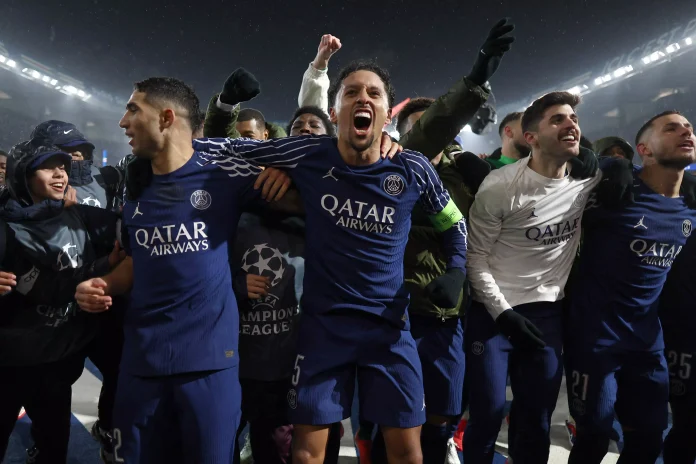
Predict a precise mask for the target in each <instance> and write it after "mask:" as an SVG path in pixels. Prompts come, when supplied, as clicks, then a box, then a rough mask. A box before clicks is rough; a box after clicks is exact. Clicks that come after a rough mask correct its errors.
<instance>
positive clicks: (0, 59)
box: [0, 55, 7, 63]
mask: <svg viewBox="0 0 696 464" xmlns="http://www.w3.org/2000/svg"><path fill="white" fill-rule="evenodd" d="M5 61H7V58H5V57H4V56H2V55H0V63H4V62H5Z"/></svg>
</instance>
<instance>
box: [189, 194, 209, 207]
mask: <svg viewBox="0 0 696 464" xmlns="http://www.w3.org/2000/svg"><path fill="white" fill-rule="evenodd" d="M212 201H213V199H212V198H211V197H210V194H209V193H208V192H206V191H205V190H196V191H195V192H193V193H192V194H191V205H192V206H193V207H194V208H196V209H200V210H204V209H208V207H209V206H210V203H212Z"/></svg>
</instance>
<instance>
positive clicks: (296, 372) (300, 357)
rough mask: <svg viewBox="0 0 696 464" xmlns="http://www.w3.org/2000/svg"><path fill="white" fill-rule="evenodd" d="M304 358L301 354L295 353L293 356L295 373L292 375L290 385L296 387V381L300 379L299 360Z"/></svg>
mask: <svg viewBox="0 0 696 464" xmlns="http://www.w3.org/2000/svg"><path fill="white" fill-rule="evenodd" d="M303 359H304V356H302V355H301V354H298V355H297V358H295V373H294V374H293V375H292V386H293V387H296V386H297V383H298V382H299V381H300V361H302V360H303Z"/></svg>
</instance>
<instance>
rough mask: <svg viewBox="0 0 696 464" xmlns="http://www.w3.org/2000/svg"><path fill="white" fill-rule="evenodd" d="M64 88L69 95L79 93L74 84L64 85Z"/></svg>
mask: <svg viewBox="0 0 696 464" xmlns="http://www.w3.org/2000/svg"><path fill="white" fill-rule="evenodd" d="M63 90H65V91H66V92H67V93H68V94H69V95H72V94H74V93H77V89H76V88H75V87H73V86H72V85H66V86H63Z"/></svg>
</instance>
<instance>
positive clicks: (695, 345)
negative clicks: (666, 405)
mask: <svg viewBox="0 0 696 464" xmlns="http://www.w3.org/2000/svg"><path fill="white" fill-rule="evenodd" d="M664 334H665V357H666V358H667V366H668V368H669V401H670V403H672V409H674V408H675V407H685V408H688V409H690V410H691V411H696V372H694V369H696V339H694V336H693V334H685V333H683V331H682V330H680V331H670V330H669V329H668V328H667V327H665V329H664Z"/></svg>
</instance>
